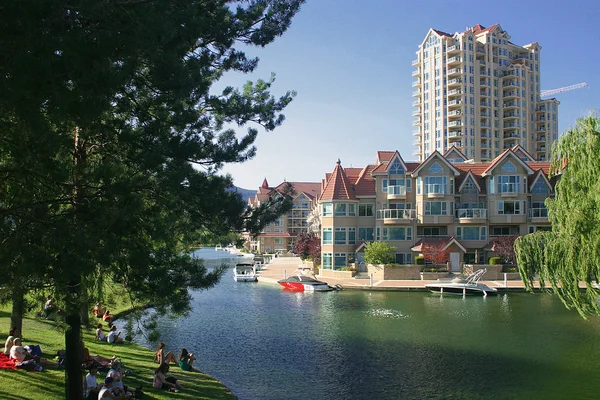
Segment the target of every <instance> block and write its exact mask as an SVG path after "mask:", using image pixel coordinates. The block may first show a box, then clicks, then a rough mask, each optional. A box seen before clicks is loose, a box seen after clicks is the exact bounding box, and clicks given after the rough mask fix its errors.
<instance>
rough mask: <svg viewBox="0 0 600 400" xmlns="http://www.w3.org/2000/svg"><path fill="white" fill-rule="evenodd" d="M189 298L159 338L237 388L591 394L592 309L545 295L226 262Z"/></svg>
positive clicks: (258, 391)
mask: <svg viewBox="0 0 600 400" xmlns="http://www.w3.org/2000/svg"><path fill="white" fill-rule="evenodd" d="M198 254H199V255H200V256H201V257H205V258H213V259H214V258H222V259H220V260H210V261H207V263H209V264H210V263H215V262H223V261H225V262H228V263H231V264H232V265H233V263H234V262H235V259H234V260H226V259H225V258H223V257H227V256H228V255H227V253H225V252H216V251H214V250H212V249H203V250H200V251H199V252H198ZM193 298H194V299H193V306H194V310H193V312H192V314H191V315H190V316H189V317H187V318H185V319H172V318H164V319H162V320H161V321H160V323H159V325H160V330H161V333H162V338H163V341H165V342H166V343H167V347H168V349H169V350H172V351H173V352H174V353H177V352H178V350H179V349H180V348H181V347H187V348H188V350H190V351H193V352H195V353H197V354H198V361H197V363H198V367H199V368H200V369H201V370H202V371H203V372H206V373H207V374H209V375H211V376H214V377H215V378H216V379H218V380H220V381H221V382H223V383H224V384H225V385H226V386H227V387H229V388H230V389H231V390H232V392H233V393H234V394H235V395H236V396H238V398H239V399H244V400H245V399H265V400H270V399H273V400H279V399H312V400H321V399H480V398H489V397H491V398H495V399H597V398H599V397H600V395H599V394H598V390H600V373H599V372H598V370H597V368H596V367H597V366H598V360H600V345H599V341H598V337H600V320H599V319H597V318H594V319H590V320H587V321H585V320H583V319H581V318H580V317H579V316H578V315H577V313H576V312H572V311H568V310H566V309H565V308H564V306H563V305H562V303H560V301H559V300H558V299H557V298H555V297H552V296H550V295H546V294H536V295H530V294H525V293H518V294H509V295H500V296H496V297H488V298H483V297H481V298H480V297H468V298H465V299H463V298H462V297H450V296H446V297H441V296H440V295H435V294H430V293H399V292H367V291H350V290H346V291H339V292H327V293H291V292H286V291H283V290H282V289H280V288H279V287H278V286H274V285H269V284H262V283H243V282H234V281H233V278H232V277H231V274H230V273H227V275H225V276H224V278H223V279H222V281H221V283H220V284H219V285H218V286H217V287H215V288H214V289H210V290H207V291H201V292H195V293H194V294H193ZM143 344H146V345H148V346H154V344H148V343H143ZM174 372H176V371H174Z"/></svg>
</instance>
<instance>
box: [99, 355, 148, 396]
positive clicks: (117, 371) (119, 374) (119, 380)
mask: <svg viewBox="0 0 600 400" xmlns="http://www.w3.org/2000/svg"><path fill="white" fill-rule="evenodd" d="M124 374H125V371H124V370H123V363H121V361H119V360H115V361H113V363H112V368H111V369H110V370H109V371H108V373H107V374H106V377H109V376H110V377H111V378H113V379H114V382H113V393H114V394H116V395H119V396H127V397H136V395H137V392H138V391H139V392H141V390H142V387H141V386H140V387H139V388H137V389H135V388H132V387H131V386H126V385H124V384H123V375H124Z"/></svg>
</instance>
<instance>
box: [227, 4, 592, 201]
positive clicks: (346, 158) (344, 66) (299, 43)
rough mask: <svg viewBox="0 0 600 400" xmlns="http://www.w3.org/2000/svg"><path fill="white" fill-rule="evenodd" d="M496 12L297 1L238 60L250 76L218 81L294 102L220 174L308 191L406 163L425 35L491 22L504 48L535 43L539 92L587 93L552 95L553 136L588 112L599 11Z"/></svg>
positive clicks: (240, 182) (247, 184)
mask: <svg viewBox="0 0 600 400" xmlns="http://www.w3.org/2000/svg"><path fill="white" fill-rule="evenodd" d="M507 4H510V5H509V6H507V7H506V8H502V7H500V6H498V5H497V4H493V3H489V2H472V1H458V0H455V1H451V2H450V1H441V0H436V1H410V2H405V1H393V0H371V1H365V0H308V1H307V3H306V4H305V5H304V6H303V8H302V9H301V11H300V12H299V13H298V15H297V16H296V18H295V19H294V21H293V23H292V26H291V27H290V29H289V30H288V31H287V32H286V34H285V35H284V36H282V37H280V38H279V39H277V40H276V41H275V42H274V43H273V44H271V45H269V46H267V47H265V48H262V49H261V48H251V49H249V50H248V54H249V55H252V56H258V57H259V58H260V63H259V67H258V68H257V70H256V71H255V72H254V73H253V74H251V75H243V74H236V75H228V76H226V77H225V78H224V82H223V84H231V85H234V86H240V85H242V84H243V83H244V82H246V81H247V80H256V79H258V78H262V79H268V78H269V77H270V74H271V72H275V73H276V74H277V78H276V79H277V81H276V83H275V85H274V88H273V94H275V95H281V94H283V93H284V92H285V91H287V90H296V91H297V92H298V95H297V97H296V98H295V100H294V101H293V102H292V103H291V104H290V105H289V106H288V108H287V109H286V110H285V112H284V114H285V116H286V121H285V122H284V124H283V125H282V126H281V127H279V128H277V129H276V130H275V131H273V132H264V131H262V132H261V133H260V134H259V137H258V139H257V141H256V146H257V149H258V151H257V155H256V157H255V158H254V159H252V160H250V161H247V162H245V163H243V164H233V165H228V166H226V167H225V169H224V170H223V172H224V173H230V174H231V175H232V176H233V178H234V184H235V185H236V186H239V187H242V188H245V189H256V188H257V187H258V186H260V184H261V183H262V181H263V179H264V178H265V177H266V178H267V180H268V181H269V184H270V185H277V184H279V183H281V182H283V181H284V180H287V181H302V182H319V181H320V180H321V179H322V178H323V177H324V176H325V173H327V172H331V171H332V170H333V168H334V166H335V162H336V161H337V159H338V158H339V159H340V160H341V161H342V166H344V167H351V166H353V167H363V166H365V165H367V164H372V163H374V162H375V154H376V152H377V151H378V150H398V151H400V154H401V155H402V157H403V158H404V159H405V161H413V160H416V156H414V155H413V152H414V151H415V150H416V148H415V147H414V146H413V145H412V143H413V141H414V137H413V136H412V130H413V127H412V121H413V119H414V117H413V116H412V112H413V108H412V106H411V103H412V101H413V99H412V97H411V93H412V91H413V89H412V86H411V85H412V81H413V80H414V78H413V77H412V76H411V73H412V71H413V69H414V68H413V67H412V66H411V62H412V60H414V59H415V58H416V54H415V52H416V51H417V48H418V45H419V44H420V43H421V42H422V41H423V39H424V38H425V35H426V34H427V32H428V30H429V28H435V29H439V30H441V31H444V32H448V33H451V34H453V33H454V32H458V31H460V32H462V31H464V30H465V28H466V27H467V26H473V25H475V24H481V25H483V26H486V27H487V26H490V25H493V24H495V23H499V24H500V25H501V26H502V28H503V29H504V30H506V31H507V32H508V34H509V35H511V41H512V42H513V43H515V44H519V45H524V44H528V43H531V42H538V43H539V44H540V45H541V46H542V52H541V60H542V61H541V62H542V64H541V83H542V89H543V90H544V89H555V88H559V87H563V86H568V85H572V84H575V83H579V82H587V83H588V85H589V87H588V88H583V89H577V90H573V91H570V92H563V93H559V94H558V95H556V97H557V98H558V100H559V101H560V102H561V104H560V108H559V130H560V132H563V131H565V130H567V129H568V128H569V127H571V126H573V124H574V122H575V120H576V119H577V118H579V117H581V116H585V115H588V114H589V112H590V111H591V110H597V109H599V108H600V77H599V76H600V74H599V73H598V70H599V65H600V51H599V50H600V33H599V32H600V29H599V27H598V24H600V7H599V6H598V3H597V2H596V1H570V2H566V1H558V0H551V1H526V0H524V1H521V2H518V3H507ZM476 5H477V6H476ZM243 131H245V128H244V129H243Z"/></svg>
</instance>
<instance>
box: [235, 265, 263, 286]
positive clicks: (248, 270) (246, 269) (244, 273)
mask: <svg viewBox="0 0 600 400" xmlns="http://www.w3.org/2000/svg"><path fill="white" fill-rule="evenodd" d="M233 279H234V280H235V281H236V282H256V281H257V280H258V279H257V276H256V267H255V266H254V263H248V262H245V263H238V264H236V265H235V267H233Z"/></svg>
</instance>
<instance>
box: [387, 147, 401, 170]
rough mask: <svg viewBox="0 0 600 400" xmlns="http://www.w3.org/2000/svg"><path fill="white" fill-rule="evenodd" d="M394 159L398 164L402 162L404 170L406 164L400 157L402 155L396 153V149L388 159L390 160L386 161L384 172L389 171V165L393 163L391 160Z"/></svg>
mask: <svg viewBox="0 0 600 400" xmlns="http://www.w3.org/2000/svg"><path fill="white" fill-rule="evenodd" d="M396 159H397V160H399V161H400V164H402V167H403V168H404V170H405V171H406V164H405V163H404V160H403V159H402V156H401V155H400V153H398V150H396V151H395V152H394V155H393V156H392V158H391V159H390V161H388V163H387V167H386V168H385V170H386V172H388V171H389V169H390V166H391V165H392V164H393V161H394V160H396Z"/></svg>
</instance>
